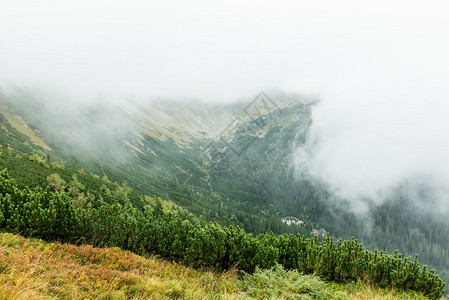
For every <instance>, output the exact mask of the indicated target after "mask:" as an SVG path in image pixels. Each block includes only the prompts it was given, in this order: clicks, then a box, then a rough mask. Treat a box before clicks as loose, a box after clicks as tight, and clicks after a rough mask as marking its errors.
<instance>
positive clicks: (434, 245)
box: [0, 91, 449, 279]
mask: <svg viewBox="0 0 449 300" xmlns="http://www.w3.org/2000/svg"><path fill="white" fill-rule="evenodd" d="M315 103H316V99H309V98H306V97H302V96H298V95H286V94H283V93H281V92H273V93H270V94H265V93H262V94H260V95H258V96H257V97H256V98H255V99H250V100H246V101H241V102H236V103H233V104H226V105H225V104H220V103H200V102H195V101H181V102H177V101H171V100H166V99H156V100H154V99H152V100H148V101H142V100H138V101H137V100H130V101H129V104H128V105H120V106H116V105H111V104H109V103H108V102H107V101H103V102H98V103H94V104H85V105H78V104H74V103H72V102H70V101H68V100H67V101H65V99H57V101H56V100H52V101H49V100H48V99H47V98H46V97H45V96H44V95H42V94H39V93H36V92H33V91H16V92H14V93H12V92H9V93H6V92H3V93H2V94H0V123H1V129H0V145H1V146H2V147H3V148H8V149H11V150H15V151H19V152H22V153H26V154H28V155H29V156H30V157H33V156H34V158H35V159H37V160H38V159H41V160H44V161H47V162H48V163H63V164H64V165H65V166H67V167H69V168H72V169H78V170H81V169H83V171H84V172H86V173H88V174H100V175H101V176H104V175H106V176H107V178H109V179H110V180H112V181H118V182H125V181H126V184H127V185H128V186H129V187H131V188H132V189H133V190H134V191H135V192H136V193H138V194H149V195H159V196H161V197H162V198H164V199H166V200H171V201H172V202H173V203H176V204H177V205H180V206H182V207H184V208H186V209H187V210H189V211H190V212H192V213H194V214H195V215H196V216H198V217H201V218H204V219H207V220H211V221H216V222H218V223H220V224H222V225H238V226H241V227H242V228H244V229H245V230H246V231H248V232H252V233H254V234H258V233H264V232H267V231H273V232H274V233H275V234H282V233H301V234H303V235H305V236H313V235H315V234H317V233H318V234H320V232H321V233H322V232H329V233H330V234H331V235H332V236H335V237H341V238H345V239H346V238H350V237H351V236H355V237H357V238H358V239H359V240H361V241H363V242H364V244H365V246H367V247H368V248H369V249H375V248H378V249H382V250H387V251H389V252H390V253H391V252H393V251H394V250H395V249H399V250H400V251H401V252H402V253H404V254H405V255H414V254H415V253H418V254H419V256H420V260H421V262H425V263H428V264H429V265H431V266H433V267H436V268H437V270H438V273H439V274H440V275H442V277H443V278H444V279H449V254H448V252H447V249H449V226H448V225H449V224H448V223H449V221H448V220H447V218H442V217H440V216H434V215H431V214H429V213H427V212H425V211H423V210H420V209H419V208H418V206H417V205H416V204H413V203H411V202H409V201H408V200H407V195H406V194H405V193H402V192H401V190H400V189H399V190H398V192H397V193H396V194H395V196H394V197H392V198H391V199H389V200H388V201H386V202H385V203H383V204H380V205H377V204H371V206H370V208H369V211H368V213H366V214H365V215H357V214H355V213H353V212H352V211H351V210H350V209H349V207H348V203H347V202H346V201H345V199H339V198H338V197H336V196H335V195H333V193H332V192H331V191H330V190H329V189H328V188H327V186H326V185H325V184H324V183H322V182H320V181H319V180H316V179H314V178H311V177H310V176H307V174H302V175H301V174H299V175H298V174H297V173H295V172H294V170H293V168H292V159H293V158H292V153H293V150H294V149H296V148H297V147H301V145H303V144H304V143H305V142H306V139H307V135H308V132H309V127H310V125H311V122H313V117H312V112H313V107H314V105H315ZM423 201H425V198H423ZM284 217H294V218H296V219H298V220H301V221H302V222H303V223H304V224H302V225H300V226H297V225H288V224H286V223H284V222H283V221H282V218H284ZM320 238H322V237H321V236H320Z"/></svg>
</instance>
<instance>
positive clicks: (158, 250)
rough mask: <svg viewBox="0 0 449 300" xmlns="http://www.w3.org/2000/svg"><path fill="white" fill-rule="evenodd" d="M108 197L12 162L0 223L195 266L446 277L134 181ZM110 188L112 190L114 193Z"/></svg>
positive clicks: (426, 289) (430, 286)
mask: <svg viewBox="0 0 449 300" xmlns="http://www.w3.org/2000/svg"><path fill="white" fill-rule="evenodd" d="M103 194H104V198H107V197H110V198H112V199H109V201H108V202H104V204H103V205H101V206H98V207H94V206H91V207H88V206H84V207H80V206H78V207H77V208H75V206H74V205H73V202H72V201H73V200H72V198H71V197H70V193H69V192H66V191H62V190H61V191H52V190H51V188H50V187H48V188H47V189H42V188H39V187H38V188H34V189H30V188H19V187H18V186H17V183H16V182H15V181H14V180H12V179H10V178H9V175H8V172H7V171H6V170H4V171H2V172H1V173H0V228H4V229H6V230H8V231H10V232H15V233H21V234H23V235H25V236H35V237H42V238H44V239H48V240H61V241H70V242H74V243H79V242H83V243H91V244H93V245H98V246H106V245H107V246H118V247H121V248H123V249H128V250H132V251H134V252H136V253H155V254H158V255H161V256H163V257H167V258H170V259H174V260H178V261H183V262H185V263H186V264H190V265H194V266H205V267H214V268H216V269H220V270H223V269H229V268H231V267H234V266H237V267H238V268H239V269H241V270H244V271H246V272H249V273H252V272H254V271H255V270H256V268H257V267H259V268H272V267H274V266H276V265H277V264H281V265H283V267H284V268H286V269H295V270H299V271H300V272H302V273H304V274H316V275H319V276H321V277H322V278H324V279H327V280H332V281H336V282H350V281H358V280H366V281H367V282H371V283H373V284H376V285H377V286H380V287H396V288H400V289H410V290H415V291H422V292H423V293H424V294H425V295H427V296H428V297H430V298H434V299H437V298H439V297H441V295H442V294H443V291H444V283H443V281H442V280H441V279H440V278H439V277H438V276H437V275H436V274H435V273H434V271H433V270H430V271H429V270H427V268H426V267H425V266H424V267H423V268H420V266H419V264H418V261H417V258H415V259H414V260H413V261H412V260H411V259H410V258H405V259H403V258H402V257H401V255H400V254H398V253H395V255H393V256H392V255H388V254H386V253H384V252H378V251H374V252H369V251H367V250H364V248H363V246H362V245H361V244H360V243H358V242H357V240H354V239H353V240H351V241H344V242H343V241H341V240H339V241H337V242H336V243H335V242H334V240H333V239H332V238H331V237H329V236H328V237H327V238H326V239H325V240H323V241H319V240H318V238H313V239H309V238H305V237H303V236H300V235H287V234H283V235H279V236H276V235H275V234H273V233H265V234H260V235H257V236H253V235H252V234H248V233H246V232H245V231H244V230H243V229H241V228H239V227H234V226H229V227H222V226H220V225H218V224H216V223H206V222H204V221H201V220H200V219H198V218H196V217H194V216H193V215H192V214H190V213H188V212H186V211H184V210H182V209H180V208H177V207H176V206H175V205H173V204H169V203H166V202H165V201H162V200H161V199H160V198H159V197H155V198H153V199H149V198H148V199H147V201H146V202H145V199H140V202H138V203H143V205H142V207H141V208H138V207H135V206H134V205H133V202H132V201H131V200H130V199H129V198H128V194H129V191H127V188H126V185H124V186H119V185H117V186H116V189H115V190H114V192H111V191H110V190H109V193H108V192H107V189H106V190H105V191H104V193H103ZM108 194H109V195H108Z"/></svg>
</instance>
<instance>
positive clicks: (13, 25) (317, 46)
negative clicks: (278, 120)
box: [0, 0, 449, 203]
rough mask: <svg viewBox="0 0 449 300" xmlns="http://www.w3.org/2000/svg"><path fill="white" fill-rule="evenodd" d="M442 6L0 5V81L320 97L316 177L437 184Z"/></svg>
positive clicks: (445, 148) (442, 115)
mask: <svg viewBox="0 0 449 300" xmlns="http://www.w3.org/2000/svg"><path fill="white" fill-rule="evenodd" d="M447 3H448V1H432V0H428V1H394V0H389V1H384V0H380V1H360V0H359V1H346V0H343V1H335V0H333V1H311V0H308V1H302V0H296V1H265V0H259V1H253V0H246V1H233V0H226V1H213V0H208V1H204V0H203V1H183V0H179V1H137V0H134V1H132V0H131V1H130V0H127V1H125V0H123V1H114V0H108V1H106V0H96V1H92V0H89V1H87V0H74V1H70V0H64V1H61V0H55V1H48V0H39V1H23V0H14V1H13V0H11V1H5V0H0V85H3V86H8V85H9V84H15V85H19V86H20V85H24V86H33V87H43V88H48V89H55V88H56V89H60V90H63V91H67V92H70V93H74V94H77V93H78V94H82V95H85V94H92V95H95V94H96V93H109V94H111V95H116V94H128V95H148V96H163V97H177V98H184V97H185V98H200V99H202V100H206V101H207V100H211V101H213V100H230V101H231V100H235V99H236V98H240V97H248V98H251V97H253V96H254V95H256V94H257V93H258V92H259V91H260V90H264V89H271V88H277V89H283V90H286V91H294V92H313V93H318V94H319V95H320V96H321V99H322V103H321V104H320V105H319V106H318V107H317V108H316V109H315V110H314V125H313V132H314V136H315V137H317V138H318V139H319V141H320V142H319V146H318V147H317V148H315V149H314V154H313V155H312V156H307V166H308V168H309V170H311V172H312V173H313V174H314V175H316V176H319V177H321V178H323V179H325V180H326V181H327V182H329V183H330V184H331V185H332V186H334V187H335V188H336V189H337V190H338V192H340V193H341V194H342V195H343V196H346V197H353V198H357V197H358V196H360V195H371V196H374V195H376V193H378V192H379V191H381V190H384V189H387V188H389V187H391V186H394V185H395V184H397V183H399V182H401V180H403V179H404V178H407V177H410V176H414V175H416V174H427V176H428V177H429V178H430V177H432V178H433V177H434V178H438V180H439V183H438V184H440V185H442V186H445V187H446V186H448V184H447V183H448V182H449V155H448V153H449V142H448V139H449V132H448V131H449V123H448V121H447V119H448V118H449V105H448V103H449V91H448V89H449V88H448V86H449V83H448V81H449V57H448V56H449V17H448V14H449V4H447ZM304 157H306V155H304V153H302V154H301V153H299V154H298V164H303V161H302V160H301V159H302V158H304ZM445 203H448V202H445Z"/></svg>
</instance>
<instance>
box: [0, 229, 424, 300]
mask: <svg viewBox="0 0 449 300" xmlns="http://www.w3.org/2000/svg"><path fill="white" fill-rule="evenodd" d="M264 272H265V273H264ZM299 281H302V283H298V282H299ZM295 283H296V285H295ZM298 293H299V294H298ZM313 293H317V294H318V295H320V296H321V297H322V298H324V299H398V298H400V299H423V297H421V296H419V295H417V296H416V298H414V295H412V294H410V293H409V294H403V293H402V292H397V291H394V290H382V289H377V288H374V287H370V286H367V285H361V284H357V285H354V284H348V285H342V284H339V285H337V284H332V283H325V282H323V281H321V280H319V279H318V278H316V277H313V276H312V277H311V276H303V277H301V278H299V279H298V276H297V274H293V273H290V272H271V273H270V272H268V273H266V271H261V273H257V272H256V273H255V275H252V276H250V275H246V276H243V277H242V276H239V275H238V272H237V271H236V270H231V271H228V272H225V273H215V272H212V271H208V270H195V269H192V268H188V267H185V266H183V265H180V264H179V263H175V262H169V261H165V260H162V259H160V258H157V257H142V256H138V255H136V254H133V253H130V252H127V251H123V250H120V249H118V248H94V247H91V246H89V245H85V246H74V245H69V244H60V243H46V242H44V241H42V240H37V239H25V238H23V237H21V236H18V235H13V234H9V233H0V299H98V298H99V299H164V298H167V299H171V298H188V299H246V298H259V299H265V298H276V299H311V298H310V297H309V295H311V294H313ZM280 294H282V295H283V296H280V297H278V296H276V295H280ZM288 295H290V297H288ZM300 295H301V296H302V297H304V298H302V297H301V298H297V297H298V296H300Z"/></svg>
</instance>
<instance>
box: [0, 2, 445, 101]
mask: <svg viewBox="0 0 449 300" xmlns="http://www.w3.org/2000/svg"><path fill="white" fill-rule="evenodd" d="M445 3H446V1H420V2H413V1H370V2H369V3H368V1H301V0H299V1H265V0H262V1H260V0H259V1H251V0H250V1H232V0H226V1H182V0H180V1H170V0H169V1H137V0H134V1H133V0H131V1H129V0H128V1H114V0H112V1H106V0H96V1H91V0H89V1H88V0H74V1H70V0H64V1H60V0H54V1H48V0H39V1H23V0H14V1H5V0H0V79H1V80H2V82H4V83H15V84H30V85H41V86H44V85H45V86H49V87H58V88H63V89H69V88H70V89H72V90H76V91H81V90H83V91H88V92H116V91H117V92H124V93H130V94H132V93H138V94H148V95H162V96H177V97H194V98H195V97H199V98H204V100H208V99H211V100H213V99H218V98H221V100H223V99H228V98H233V97H234V98H235V97H239V96H245V95H247V94H250V95H252V94H255V93H256V92H257V91H259V90H261V89H267V88H283V89H288V90H296V91H297V90H299V89H303V90H314V91H315V90H317V89H318V90H320V89H322V88H326V87H327V86H328V85H330V84H333V83H335V82H336V80H339V79H344V81H346V80H348V78H349V77H350V78H353V77H355V78H360V77H366V76H370V75H369V74H370V73H372V72H376V73H385V75H387V76H393V77H394V76H399V75H401V74H399V73H404V74H407V73H408V72H410V71H416V72H426V73H428V74H426V76H437V75H439V74H438V72H439V70H438V69H439V67H441V66H439V64H444V67H445V68H447V59H446V60H443V61H442V59H443V58H446V53H447V50H448V40H447V39H448V34H447V28H449V24H448V18H447V12H448V6H447V5H446V4H445ZM441 80H442V79H441Z"/></svg>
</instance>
